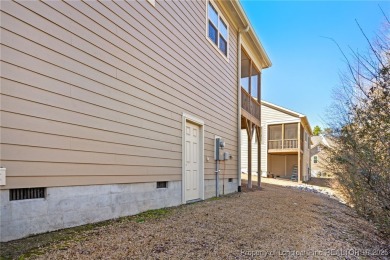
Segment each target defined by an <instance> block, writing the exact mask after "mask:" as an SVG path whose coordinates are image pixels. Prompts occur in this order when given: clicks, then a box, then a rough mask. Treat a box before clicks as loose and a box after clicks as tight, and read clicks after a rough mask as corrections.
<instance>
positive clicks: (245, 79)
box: [241, 49, 260, 100]
mask: <svg viewBox="0 0 390 260" xmlns="http://www.w3.org/2000/svg"><path fill="white" fill-rule="evenodd" d="M241 87H242V88H243V89H245V90H246V92H248V93H249V94H250V95H251V96H252V97H254V98H255V99H257V100H260V71H259V70H258V69H257V68H256V66H255V64H254V62H253V60H252V59H251V58H249V55H248V54H247V53H246V52H245V50H243V49H241Z"/></svg>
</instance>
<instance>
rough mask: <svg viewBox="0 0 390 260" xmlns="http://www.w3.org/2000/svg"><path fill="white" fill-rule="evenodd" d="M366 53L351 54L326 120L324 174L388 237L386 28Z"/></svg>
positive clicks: (389, 64)
mask: <svg viewBox="0 0 390 260" xmlns="http://www.w3.org/2000/svg"><path fill="white" fill-rule="evenodd" d="M385 18H386V19H385V22H384V25H383V28H382V30H380V31H379V33H378V34H377V35H376V37H375V39H373V40H369V39H368V38H367V37H366V35H365V33H364V32H363V30H362V29H361V27H360V25H359V24H358V23H357V24H358V27H359V29H360V30H361V32H362V34H363V36H364V37H365V38H366V39H367V42H368V44H369V49H368V51H367V52H366V53H361V52H357V51H353V50H350V51H351V55H350V56H348V57H347V56H346V55H345V53H344V52H343V51H342V53H343V55H344V57H345V58H346V61H347V69H346V72H345V73H344V74H342V75H341V80H340V86H339V87H338V88H337V89H336V91H335V93H334V104H333V106H332V108H331V110H330V113H329V115H330V116H328V121H329V122H328V123H329V126H330V128H331V129H332V131H331V139H332V141H333V142H332V143H333V145H332V147H331V148H330V149H329V150H328V153H329V155H330V156H329V159H328V162H327V168H328V170H329V171H331V172H332V173H333V174H334V176H336V178H337V181H338V183H339V186H340V187H341V189H342V192H343V193H344V195H345V196H346V198H347V199H348V201H349V202H350V203H351V204H352V205H353V206H354V208H355V209H356V210H357V212H358V213H359V214H361V215H362V216H364V217H365V218H367V219H369V220H372V221H373V222H375V223H376V224H377V225H378V227H379V228H380V229H381V231H382V232H384V233H385V234H387V235H389V234H390V76H389V75H390V23H389V20H388V19H387V17H385Z"/></svg>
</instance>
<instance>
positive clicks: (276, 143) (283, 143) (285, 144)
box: [268, 139, 298, 149]
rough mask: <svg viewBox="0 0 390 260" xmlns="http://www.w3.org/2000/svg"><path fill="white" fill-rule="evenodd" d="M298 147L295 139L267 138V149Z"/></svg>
mask: <svg viewBox="0 0 390 260" xmlns="http://www.w3.org/2000/svg"><path fill="white" fill-rule="evenodd" d="M296 148H298V140H297V139H284V140H282V139H280V140H269V141H268V149H296Z"/></svg>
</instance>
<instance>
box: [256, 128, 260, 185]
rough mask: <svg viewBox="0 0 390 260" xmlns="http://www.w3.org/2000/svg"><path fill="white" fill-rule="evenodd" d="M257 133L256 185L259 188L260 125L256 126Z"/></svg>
mask: <svg viewBox="0 0 390 260" xmlns="http://www.w3.org/2000/svg"><path fill="white" fill-rule="evenodd" d="M256 135H257V187H258V188H259V189H260V188H261V127H260V126H257V127H256Z"/></svg>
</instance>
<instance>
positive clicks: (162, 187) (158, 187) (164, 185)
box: [157, 181, 168, 189]
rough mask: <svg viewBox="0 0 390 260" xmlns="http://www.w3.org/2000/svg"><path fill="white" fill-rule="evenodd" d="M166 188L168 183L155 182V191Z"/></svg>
mask: <svg viewBox="0 0 390 260" xmlns="http://www.w3.org/2000/svg"><path fill="white" fill-rule="evenodd" d="M164 188H168V182H167V181H158V182H157V189H164Z"/></svg>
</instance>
